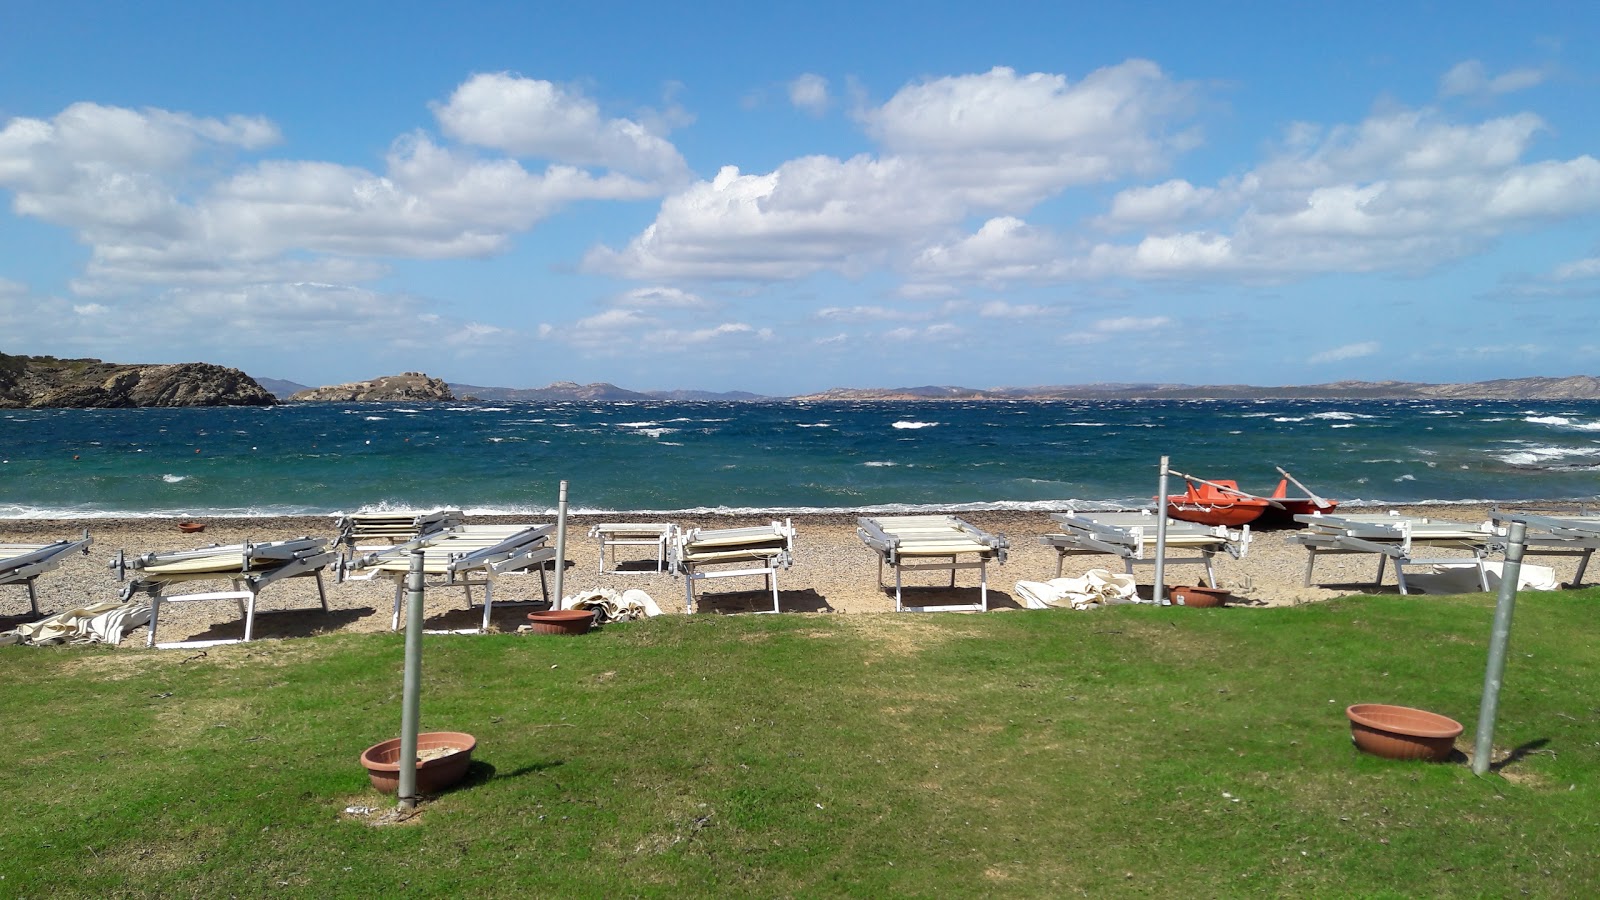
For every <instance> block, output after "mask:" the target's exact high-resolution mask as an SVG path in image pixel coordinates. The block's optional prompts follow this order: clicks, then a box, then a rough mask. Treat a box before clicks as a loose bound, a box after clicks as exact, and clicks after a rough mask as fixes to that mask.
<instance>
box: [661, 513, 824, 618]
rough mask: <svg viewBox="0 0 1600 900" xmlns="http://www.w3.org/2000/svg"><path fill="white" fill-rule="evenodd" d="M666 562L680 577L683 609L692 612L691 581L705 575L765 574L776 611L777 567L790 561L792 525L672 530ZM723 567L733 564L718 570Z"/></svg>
mask: <svg viewBox="0 0 1600 900" xmlns="http://www.w3.org/2000/svg"><path fill="white" fill-rule="evenodd" d="M667 553H668V562H669V564H670V565H671V567H672V571H673V572H675V573H677V574H680V575H682V576H683V580H684V584H683V592H684V612H687V613H692V612H694V583H695V582H696V581H702V580H704V579H707V578H734V577H737V576H741V575H765V576H766V579H767V581H766V584H767V589H768V590H770V591H772V612H777V611H778V568H779V567H780V566H781V567H783V568H785V569H787V568H789V566H790V565H792V564H793V562H794V526H793V525H792V524H790V523H789V521H788V520H784V522H783V524H781V525H780V524H778V523H777V522H772V523H769V524H767V525H757V526H752V527H749V528H714V529H707V528H690V529H688V530H687V531H682V530H675V531H674V532H673V533H672V536H671V538H670V539H669V541H668V548H667ZM723 566H736V567H737V568H734V569H722V568H721V567H723Z"/></svg>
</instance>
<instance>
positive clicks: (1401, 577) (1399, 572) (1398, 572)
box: [1394, 559, 1409, 594]
mask: <svg viewBox="0 0 1600 900" xmlns="http://www.w3.org/2000/svg"><path fill="white" fill-rule="evenodd" d="M1394 580H1395V583H1396V584H1399V585H1400V593H1402V594H1406V593H1409V592H1408V591H1407V590H1406V566H1405V563H1403V562H1401V561H1400V560H1398V559H1397V560H1395V561H1394Z"/></svg>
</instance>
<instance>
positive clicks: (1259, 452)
mask: <svg viewBox="0 0 1600 900" xmlns="http://www.w3.org/2000/svg"><path fill="white" fill-rule="evenodd" d="M1163 456H1166V457H1168V458H1169V459H1170V466H1171V468H1173V469H1176V470H1178V471H1180V472H1185V473H1188V474H1191V475H1197V476H1199V477H1202V478H1208V479H1212V480H1215V479H1224V478H1225V479H1234V480H1237V481H1238V483H1239V485H1240V486H1241V487H1242V488H1244V489H1245V490H1249V491H1254V492H1257V493H1265V492H1267V491H1270V490H1271V489H1272V488H1273V487H1274V486H1276V484H1277V482H1278V478H1279V476H1278V474H1277V472H1276V470H1275V468H1274V467H1276V466H1282V467H1283V468H1285V469H1287V470H1289V471H1290V472H1291V473H1292V474H1293V475H1294V476H1295V477H1296V478H1298V479H1299V480H1300V481H1302V482H1303V483H1305V484H1306V485H1307V486H1309V487H1310V488H1311V489H1312V490H1314V491H1315V492H1316V493H1318V494H1319V495H1322V496H1326V497H1331V498H1335V499H1338V500H1340V501H1342V502H1343V503H1345V504H1346V505H1354V506H1382V505H1385V504H1399V503H1406V504H1411V503H1418V502H1440V503H1460V502H1497V501H1498V502H1510V501H1527V500H1561V501H1567V500H1571V501H1585V500H1587V501H1590V502H1594V501H1596V500H1597V499H1600V401H1575V400H1574V401H1568V400H1550V401H1526V400H1521V401H1484V400H1477V401H1451V402H1444V401H1412V400H1401V401H1386V400H1362V401H1354V400H1341V401H1331V400H1254V401H1251V400H1206V401H1158V402H1151V401H1056V402H1037V401H982V402H937V403H928V402H906V403H893V402H826V403H822V402H815V403H814V402H797V401H788V402H770V403H768V402H763V403H747V402H667V401H661V402H603V403H602V402H594V403H583V402H562V403H512V402H505V403H496V404H482V403H348V404H321V403H317V404H285V405H283V406H276V407H267V408H245V407H210V408H197V409H43V410H6V411H0V518H11V519H23V518H85V519H93V518H104V517H143V516H152V517H154V516H161V517H169V516H185V517H188V516H279V515H308V514H310V515H322V514H334V513H338V512H355V511H382V510H404V509H427V508H435V507H450V508H459V509H463V510H465V511H467V512H468V513H471V514H479V515H489V514H521V513H529V514H538V515H546V514H549V513H550V512H552V511H553V510H554V509H555V507H556V505H557V499H558V494H559V485H560V484H561V482H563V481H565V482H567V484H568V498H569V508H570V509H571V511H573V512H575V513H606V512H615V513H630V514H634V513H654V512H663V513H667V512H683V513H713V512H727V513H763V514H786V513H807V512H877V513H893V512H912V511H923V510H941V511H952V512H959V511H966V510H1038V511H1060V510H1066V509H1097V508H1107V507H1111V506H1138V505H1142V504H1146V503H1149V502H1150V501H1151V499H1152V498H1153V497H1154V496H1155V494H1156V489H1157V478H1158V472H1159V466H1160V460H1161V457H1163ZM1179 486H1180V485H1179V484H1178V483H1177V482H1176V481H1174V487H1175V489H1176V488H1177V487H1179ZM1296 493H1298V491H1294V490H1291V494H1296Z"/></svg>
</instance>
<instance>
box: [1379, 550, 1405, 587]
mask: <svg viewBox="0 0 1600 900" xmlns="http://www.w3.org/2000/svg"><path fill="white" fill-rule="evenodd" d="M1388 561H1389V557H1387V556H1384V555H1383V554H1381V553H1380V554H1378V580H1377V581H1374V582H1373V584H1383V564H1384V563H1386V562H1388ZM1394 571H1395V577H1396V578H1399V577H1401V576H1400V560H1398V559H1397V560H1395V561H1394ZM1400 593H1402V594H1404V593H1405V586H1404V584H1403V583H1402V585H1401V590H1400Z"/></svg>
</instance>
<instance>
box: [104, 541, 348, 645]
mask: <svg viewBox="0 0 1600 900" xmlns="http://www.w3.org/2000/svg"><path fill="white" fill-rule="evenodd" d="M336 556H337V554H336V553H335V552H334V551H332V550H329V549H327V541H325V540H323V539H322V538H311V537H301V538H294V539H292V540H286V541H264V542H262V543H259V544H251V543H245V544H230V545H213V546H210V547H200V548H197V549H194V550H174V551H170V552H166V553H146V554H144V555H142V556H137V557H134V558H133V559H132V560H129V559H127V557H126V555H125V554H124V553H123V552H122V551H120V550H119V551H117V556H116V558H115V559H113V560H112V562H111V566H112V568H114V569H116V570H117V577H118V578H119V579H120V578H122V577H124V574H125V572H126V570H127V569H133V570H135V571H138V572H142V573H143V574H142V575H140V576H138V577H136V578H135V579H134V580H133V581H130V582H128V585H127V587H125V588H123V591H122V596H123V599H125V600H126V599H128V598H129V597H132V596H133V593H134V592H135V591H141V590H142V591H146V592H148V593H149V594H150V634H149V635H148V636H147V637H146V638H145V646H146V647H157V646H159V647H161V648H163V649H171V648H175V647H210V646H215V645H219V644H238V643H249V642H250V641H251V640H254V639H255V621H256V596H257V595H258V594H260V593H261V591H262V589H264V588H266V587H267V586H268V585H270V584H273V583H274V582H277V581H281V580H283V579H285V578H303V577H308V576H309V577H313V578H315V579H316V580H317V599H318V600H319V601H321V603H322V611H323V612H327V611H328V593H327V590H326V589H325V587H324V585H323V583H322V570H323V569H324V568H326V567H327V565H328V563H330V562H333V560H334V559H335V558H336ZM189 581H228V582H231V583H232V584H233V590H231V591H209V592H205V593H199V594H178V595H174V596H171V597H163V596H162V595H161V590H162V588H163V587H165V586H166V585H169V584H178V583H181V582H189ZM211 600H233V601H235V602H237V603H238V604H239V614H240V616H242V617H243V618H244V637H243V638H242V639H239V640H221V641H176V642H172V643H166V644H157V643H156V627H157V625H158V624H159V623H160V620H161V607H162V605H163V604H166V603H201V602H206V601H211Z"/></svg>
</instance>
